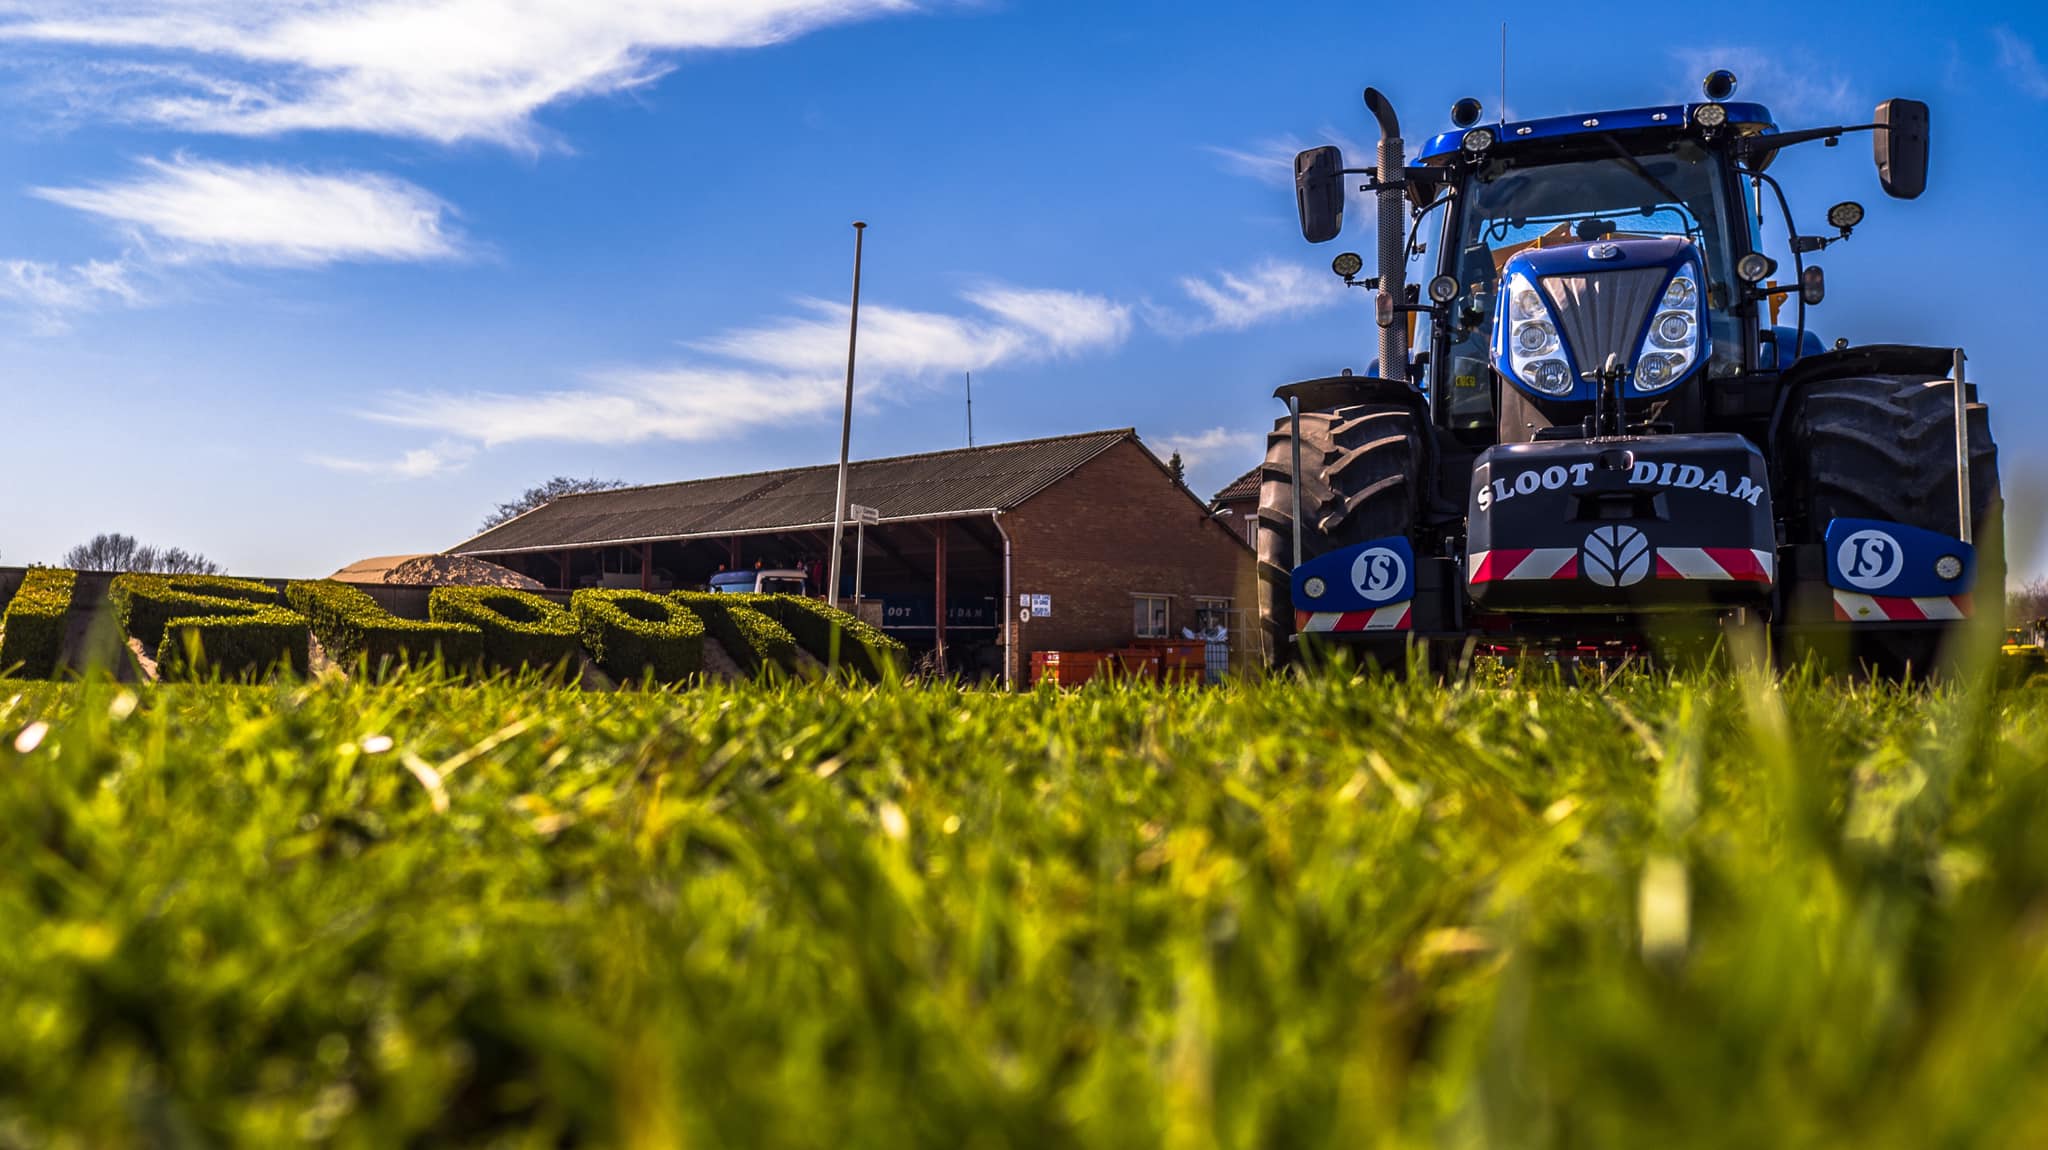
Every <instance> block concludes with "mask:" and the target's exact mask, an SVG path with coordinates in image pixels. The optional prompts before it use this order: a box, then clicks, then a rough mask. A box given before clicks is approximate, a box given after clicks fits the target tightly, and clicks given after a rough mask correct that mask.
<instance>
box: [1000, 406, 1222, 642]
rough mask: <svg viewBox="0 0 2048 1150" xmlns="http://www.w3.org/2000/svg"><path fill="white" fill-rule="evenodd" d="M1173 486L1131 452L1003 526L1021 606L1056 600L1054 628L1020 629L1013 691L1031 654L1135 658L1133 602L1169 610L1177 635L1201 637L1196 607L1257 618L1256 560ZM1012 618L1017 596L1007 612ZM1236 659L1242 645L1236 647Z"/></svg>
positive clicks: (1080, 473)
mask: <svg viewBox="0 0 2048 1150" xmlns="http://www.w3.org/2000/svg"><path fill="white" fill-rule="evenodd" d="M1229 523H1230V521H1229V520H1223V521H1220V522H1219V521H1217V520H1215V519H1212V518H1211V517H1210V515H1209V513H1208V510H1207V509H1206V508H1204V507H1203V505H1202V503H1201V501H1200V500H1198V499H1196V498H1195V497H1194V496H1193V495H1191V494H1189V493H1188V492H1187V491H1186V490H1185V489H1183V488H1181V487H1179V486H1178V485H1176V484H1175V483H1174V482H1173V479H1172V477H1171V476H1169V475H1168V474H1167V473H1166V471H1165V469H1164V468H1163V467H1161V466H1160V465H1159V464H1158V462H1157V461H1155V460H1154V459H1153V458H1152V456H1151V453H1150V452H1148V451H1147V450H1146V449H1145V448H1144V447H1143V446H1141V445H1140V444H1139V443H1137V442H1136V441H1135V440H1126V441H1125V442H1123V443H1119V444H1117V445H1116V446H1115V447H1112V448H1110V449H1109V450H1108V451H1105V452H1103V453H1102V454H1101V455H1099V456H1097V457H1096V458H1095V459H1093V460H1091V461H1089V462H1088V463H1087V464H1085V465H1084V466H1082V467H1081V468H1080V469H1079V470H1077V471H1075V472H1074V473H1073V474H1072V475H1069V476H1068V477H1067V478H1065V479H1063V480H1061V481H1060V482H1058V483H1056V484H1054V485H1053V486H1051V487H1049V488H1047V489H1046V490H1045V491H1043V492H1040V493H1039V494H1038V495H1035V496H1033V497H1032V498H1031V499H1030V500H1028V501H1027V502H1025V503H1024V504H1023V505H1022V506H1020V507H1018V508H1017V509H1016V510H1014V511H1011V512H1009V513H1008V514H1006V515H1004V516H1003V529H1004V530H1005V531H1007V532H1008V533H1009V536H1010V541H1011V580H1012V585H1013V590H1014V592H1015V594H1025V593H1037V594H1043V595H1051V596H1052V617H1051V618H1050V619H1034V620H1031V621H1030V622H1029V623H1026V624H1024V625H1023V627H1022V634H1021V636H1020V637H1019V642H1018V645H1017V651H1016V663H1015V672H1016V676H1017V678H1016V681H1017V682H1019V683H1022V682H1024V680H1025V678H1026V677H1027V676H1028V674H1029V672H1030V667H1031V652H1033V651H1091V650H1105V649H1109V648H1115V647H1126V646H1129V645H1130V644H1131V641H1132V640H1133V639H1134V638H1135V637H1136V629H1135V626H1134V608H1135V604H1134V603H1133V601H1132V596H1133V594H1135V593H1144V594H1149V595H1165V596H1167V597H1169V598H1170V599H1171V600H1172V604H1171V609H1170V616H1169V620H1168V629H1169V632H1170V634H1172V635H1174V636H1178V635H1179V634H1180V630H1181V628H1182V627H1184V626H1193V625H1194V621H1195V599H1196V598H1197V597H1198V596H1200V597H1211V598H1218V599H1228V600H1230V601H1231V605H1232V606H1233V607H1234V608H1237V609H1239V610H1240V611H1243V612H1251V613H1252V614H1251V615H1245V614H1240V615H1239V616H1237V619H1238V620H1239V622H1238V625H1237V627H1236V628H1235V630H1234V634H1233V639H1235V637H1236V634H1241V633H1243V632H1244V629H1245V627H1246V626H1247V624H1246V623H1245V622H1244V621H1245V620H1246V619H1248V618H1252V617H1254V616H1255V614H1256V609H1257V604H1256V602H1255V600H1254V599H1253V595H1252V588H1253V586H1254V582H1253V580H1254V578H1255V572H1254V564H1253V553H1252V550H1251V549H1250V548H1249V547H1247V546H1246V545H1245V544H1244V543H1243V541H1242V540H1241V539H1240V538H1239V537H1238V536H1237V535H1236V534H1235V533H1234V532H1233V531H1232V530H1231V527H1230V526H1227V524H1229ZM1008 607H1009V610H1010V612H1011V614H1012V617H1013V618H1014V616H1015V613H1016V610H1017V601H1016V598H1015V595H1014V594H1013V596H1012V597H1011V599H1010V602H1009V604H1008ZM1232 646H1233V647H1236V646H1237V644H1236V643H1235V642H1233V644H1232Z"/></svg>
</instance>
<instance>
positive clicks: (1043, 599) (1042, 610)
mask: <svg viewBox="0 0 2048 1150" xmlns="http://www.w3.org/2000/svg"><path fill="white" fill-rule="evenodd" d="M1031 614H1032V616H1033V617H1034V618H1038V619H1047V618H1050V617H1051V616H1052V596H1050V595H1033V596H1032V597H1031Z"/></svg>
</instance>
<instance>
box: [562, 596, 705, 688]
mask: <svg viewBox="0 0 2048 1150" xmlns="http://www.w3.org/2000/svg"><path fill="white" fill-rule="evenodd" d="M569 612H570V613H571V614H573V615H574V616H576V626H577V629H578V630H579V631H580V632H581V633H582V636H583V646H584V648H585V649H587V650H588V651H589V652H590V657H591V659H592V660H593V661H595V662H596V663H597V665H598V666H599V667H602V668H603V669H604V672H605V674H607V675H610V676H611V677H612V678H614V679H617V680H619V681H620V682H626V681H628V680H635V679H638V678H640V677H641V676H642V675H643V674H646V673H648V672H650V671H651V672H653V674H654V677H655V679H657V680H659V681H660V682H663V683H681V682H684V681H685V680H687V679H689V678H690V677H691V676H692V675H695V674H696V673H697V672H698V671H700V670H701V669H702V668H703V666H704V622H703V620H701V619H699V618H697V616H696V615H694V614H692V613H691V611H690V609H689V608H688V607H685V606H684V605H683V604H681V603H679V602H676V601H675V600H674V599H671V598H668V597H667V596H663V595H654V594H650V593H648V592H646V591H613V590H601V589H596V588H591V589H586V590H582V591H578V592H576V594H574V595H572V596H570V598H569Z"/></svg>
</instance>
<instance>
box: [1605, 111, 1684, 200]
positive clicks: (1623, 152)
mask: <svg viewBox="0 0 2048 1150" xmlns="http://www.w3.org/2000/svg"><path fill="white" fill-rule="evenodd" d="M1600 139H1601V140H1602V141H1603V142H1605V143H1606V145H1607V146H1608V147H1610V148H1613V149H1614V155H1615V158H1616V159H1618V160H1620V161H1621V162H1622V165H1623V166H1624V167H1626V168H1628V170H1629V171H1631V172H1634V173H1635V174H1636V178H1637V179H1639V180H1641V181H1643V182H1644V183H1646V184H1648V185H1650V186H1651V187H1653V188H1655V189H1657V194H1658V195H1660V196H1663V197H1664V198H1665V199H1667V200H1669V201H1671V202H1672V203H1674V204H1677V205H1678V206H1680V207H1684V206H1685V197H1684V196H1681V195H1679V194H1678V193H1677V192H1674V191H1672V190H1671V188H1670V186H1669V185H1667V184H1665V182H1664V181H1662V180H1660V179H1658V178H1657V177H1655V176H1653V175H1651V174H1650V169H1648V168H1645V167H1644V166H1643V165H1642V163H1641V162H1640V161H1638V160H1637V159H1636V158H1635V157H1634V156H1632V155H1630V154H1629V151H1628V149H1627V148H1624V147H1622V146H1621V141H1620V140H1617V139H1615V138H1614V136H1613V134H1612V133H1610V132H1602V133H1600ZM1686 214H1688V215H1691V214H1692V210H1691V209H1690V208H1687V209H1686Z"/></svg>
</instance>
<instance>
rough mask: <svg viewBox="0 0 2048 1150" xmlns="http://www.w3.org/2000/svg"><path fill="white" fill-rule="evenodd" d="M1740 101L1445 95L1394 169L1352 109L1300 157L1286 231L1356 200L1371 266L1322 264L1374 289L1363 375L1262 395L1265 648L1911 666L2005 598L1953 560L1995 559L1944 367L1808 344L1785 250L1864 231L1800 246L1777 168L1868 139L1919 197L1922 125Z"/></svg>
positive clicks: (1993, 494)
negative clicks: (1502, 100)
mask: <svg viewBox="0 0 2048 1150" xmlns="http://www.w3.org/2000/svg"><path fill="white" fill-rule="evenodd" d="M1737 86H1738V85H1737V80H1736V77H1735V75H1734V73H1732V72H1730V71H1728V70H1726V69H1715V70H1714V71H1712V72H1710V73H1708V74H1707V76H1706V77H1705V79H1704V80H1703V81H1702V83H1701V86H1700V91H1701V94H1702V95H1703V96H1704V99H1703V100H1700V101H1697V102H1691V103H1680V104H1666V105H1650V106H1644V107H1636V108H1622V109H1617V110H1609V111H1599V112H1592V113H1577V114H1572V115H1557V116H1546V117H1538V118H1533V119H1524V120H1507V119H1505V118H1504V117H1501V118H1497V119H1487V118H1486V110H1485V109H1484V108H1483V107H1482V106H1481V104H1480V102H1479V101H1478V100H1476V99H1472V98H1470V97H1467V98H1464V99H1460V100H1458V101H1457V102H1456V103H1455V104H1454V105H1453V106H1452V107H1451V110H1450V119H1451V127H1450V129H1449V130H1447V131H1444V132H1440V133H1437V134H1435V135H1433V136H1431V137H1429V138H1428V139H1427V140H1425V141H1423V142H1422V144H1421V146H1420V147H1419V148H1417V149H1415V150H1414V153H1413V154H1412V155H1411V152H1410V148H1409V144H1408V142H1407V141H1406V140H1405V139H1404V138H1403V136H1402V133H1401V125H1400V118H1399V116H1398V115H1397V114H1396V112H1395V109H1394V106H1393V102H1392V101H1391V100H1389V99H1388V98H1387V96H1386V95H1385V94H1384V93H1382V92H1379V91H1378V90H1376V89H1372V88H1367V89H1366V90H1365V105H1366V110H1367V112H1368V113H1369V114H1370V115H1371V116H1372V118H1373V120H1374V121H1375V122H1376V123H1377V124H1378V127H1379V142H1378V144H1377V147H1376V149H1375V155H1374V157H1373V162H1372V164H1371V166H1367V167H1350V166H1347V165H1346V164H1345V161H1344V157H1343V156H1342V154H1341V153H1340V152H1339V151H1338V149H1336V148H1334V147H1321V148H1313V149H1310V150H1308V151H1305V152H1303V153H1302V154H1301V155H1300V156H1299V157H1298V158H1297V160H1296V163H1295V186H1296V203H1297V206H1298V208H1299V210H1300V214H1301V227H1302V235H1303V237H1304V238H1305V239H1307V240H1309V241H1310V242H1312V243H1322V242H1324V241H1327V240H1331V239H1335V238H1336V237H1337V236H1338V235H1340V234H1341V233H1342V231H1343V226H1344V220H1343V211H1344V206H1345V200H1346V195H1347V193H1349V192H1351V191H1353V190H1354V188H1355V189H1357V190H1362V191H1365V192H1367V193H1369V194H1371V195H1372V196H1373V199H1374V205H1373V206H1374V215H1375V223H1376V229H1375V231H1376V237H1375V251H1376V254H1377V263H1376V265H1375V266H1374V267H1373V268H1371V269H1368V268H1367V267H1366V266H1365V265H1366V260H1365V259H1363V258H1361V257H1359V256H1357V255H1355V254H1352V253H1345V254H1343V255H1340V256H1339V257H1338V258H1337V259H1336V260H1334V261H1333V262H1332V265H1331V267H1332V270H1333V271H1334V272H1336V273H1337V275H1339V276H1341V277H1343V278H1344V280H1345V282H1346V283H1349V284H1353V285H1355V286H1363V287H1368V288H1372V289H1374V291H1375V300H1374V313H1375V318H1376V320H1377V326H1378V337H1377V344H1378V353H1379V355H1378V359H1377V362H1376V363H1375V364H1373V365H1372V366H1371V367H1370V368H1369V369H1368V370H1367V371H1366V372H1364V373H1359V374H1354V373H1353V371H1352V370H1351V369H1349V368H1345V369H1343V370H1342V371H1341V372H1338V373H1336V374H1333V375H1331V376H1328V377H1326V378H1323V379H1318V380H1311V381H1308V382H1305V383H1299V384H1293V385H1290V386H1288V387H1285V388H1282V389H1280V392H1279V394H1280V395H1281V396H1282V397H1283V398H1285V399H1287V400H1288V402H1289V405H1290V412H1289V416H1288V418H1286V419H1284V420H1282V421H1280V423H1279V425H1278V426H1276V428H1275V431H1274V434H1273V438H1272V439H1271V440H1270V441H1269V448H1270V452H1269V455H1268V458H1267V461H1266V464H1265V466H1264V467H1263V468H1262V474H1263V476H1264V481H1263V484H1262V489H1261V511H1260V516H1259V522H1260V529H1261V539H1260V544H1259V552H1260V558H1261V561H1262V563H1263V564H1264V565H1265V570H1266V581H1265V584H1264V585H1265V587H1266V588H1267V594H1266V596H1265V600H1264V602H1263V604H1262V608H1261V617H1262V618H1263V619H1264V620H1265V622H1266V624H1267V626H1268V628H1269V629H1270V630H1271V631H1272V633H1273V636H1274V639H1275V641H1276V649H1279V650H1282V651H1285V650H1289V649H1290V648H1289V645H1288V643H1287V642H1286V639H1287V638H1288V637H1289V636H1290V635H1292V636H1295V637H1297V638H1298V637H1299V636H1301V635H1328V636H1341V637H1345V638H1346V639H1347V641H1352V642H1358V643H1362V644H1364V645H1365V646H1366V647H1367V649H1368V652H1369V653H1374V654H1375V655H1385V656H1386V660H1387V661H1388V662H1389V663H1392V664H1401V665H1405V659H1404V658H1403V657H1401V656H1400V654H1399V649H1400V648H1401V646H1402V645H1403V644H1405V643H1406V642H1407V641H1408V640H1410V639H1418V640H1421V641H1422V642H1423V643H1424V644H1425V646H1426V647H1428V648H1429V649H1430V650H1432V651H1439V650H1441V651H1450V650H1462V649H1464V647H1465V645H1466V644H1467V643H1474V644H1478V645H1481V646H1488V647H1494V646H1529V645H1534V646H1547V647H1550V648H1553V649H1556V648H1570V649H1572V650H1575V651H1585V650H1596V651H1609V650H1612V649H1616V648H1620V649H1629V650H1634V649H1638V648H1644V647H1646V646H1647V645H1649V644H1651V643H1652V641H1653V638H1654V637H1655V636H1657V635H1663V634H1669V633H1674V632H1677V633H1686V632H1688V631H1690V632H1693V633H1698V632H1701V631H1706V632H1712V631H1713V630H1714V629H1715V628H1717V627H1719V626H1721V625H1722V624H1724V623H1742V624H1755V625H1764V624H1767V625H1769V626H1770V627H1772V628H1773V629H1774V630H1775V631H1776V633H1777V637H1778V639H1779V644H1778V649H1780V650H1784V651H1788V652H1790V651H1796V650H1800V649H1803V647H1804V646H1810V645H1812V643H1814V642H1825V643H1828V644H1833V645H1835V646H1836V647H1838V648H1846V649H1849V650H1851V651H1853V652H1856V653H1859V654H1861V653H1868V654H1872V655H1874V656H1877V657H1880V658H1881V659H1882V660H1887V661H1889V664H1898V663H1901V662H1902V661H1906V662H1910V661H1916V660H1917V661H1918V663H1919V665H1920V666H1921V667H1922V668H1923V669H1924V668H1925V666H1926V659H1927V658H1929V657H1931V656H1930V653H1931V652H1932V651H1933V649H1934V645H1936V644H1938V643H1939V642H1940V641H1942V640H1943V639H1945V638H1946V637H1948V636H1949V635H1950V633H1951V632H1952V631H1954V630H1956V628H1955V627H1954V624H1955V622H1956V620H1958V619H1959V618H1961V617H1962V616H1964V615H1967V613H1968V611H1969V609H1970V607H1969V604H1970V602H1971V600H1970V598H1969V595H1970V592H1971V590H1972V588H1973V587H1974V586H1975V585H1976V584H1977V582H1978V580H1980V579H1981V580H1988V582H1986V583H1985V584H1984V585H1986V586H1990V587H1996V586H1997V585H1998V583H1997V580H1998V579H1999V578H2002V575H1999V574H1998V572H1999V571H2000V570H2001V569H2002V559H2000V558H1999V557H1998V556H1996V555H1995V554H1993V553H1992V552H1991V551H1990V550H1988V549H1986V550H1979V549H1977V548H1976V546H1975V545H1974V544H1973V540H1975V539H1977V538H1978V533H1979V531H1980V530H1982V531H1983V532H1984V533H1985V534H1986V535H1988V536H1989V537H1990V538H1993V539H1995V538H1996V537H1997V535H1996V533H1995V532H1993V531H1991V526H1992V525H1993V524H1995V522H1996V519H1997V516H1998V507H1999V505H2000V504H1999V500H1998V494H1997V490H1998V489H1997V470H1996V456H1995V448H1994V447H1993V445H1992V443H1991V439H1990V433H1989V426H1988V423H1987V422H1986V417H1985V413H1984V409H1983V407H1982V406H1981V405H1979V404H1974V403H1972V402H1970V400H1969V394H1968V390H1967V388H1966V387H1964V386H1963V385H1962V384H1961V383H1960V382H1956V381H1960V380H1961V371H1962V369H1961V360H1960V353H1958V352H1956V351H1955V349H1953V348H1950V347H1943V346H1940V345H1938V344H1937V345H1934V346H1928V347H1915V346H1906V345H1893V344H1886V345H1873V346H1866V347H1851V346H1849V345H1848V343H1847V341H1838V342H1837V343H1836V344H1835V346H1834V348H1833V349H1832V350H1831V349H1829V348H1828V346H1827V345H1825V344H1824V343H1823V342H1822V341H1821V339H1820V337H1819V336H1818V334H1816V333H1815V332H1813V331H1812V330H1810V324H1809V318H1810V317H1809V314H1808V313H1809V310H1810V309H1811V308H1814V307H1816V306H1819V305H1820V304H1821V303H1822V302H1823V301H1824V300H1825V299H1826V297H1827V291H1826V288H1827V282H1826V273H1825V272H1824V271H1823V270H1822V269H1821V268H1820V267H1819V266H1818V265H1817V264H1815V263H1811V262H1809V261H1808V257H1809V256H1811V255H1813V254H1815V253H1818V252H1822V251H1825V250H1826V249H1827V248H1828V247H1829V246H1830V245H1831V244H1834V243H1838V242H1841V241H1842V240H1845V239H1847V238H1848V237H1849V234H1850V232H1851V231H1852V230H1856V229H1860V228H1863V227H1864V226H1866V223H1867V217H1866V213H1865V211H1864V208H1863V206H1862V205H1861V204H1858V203H1856V202H1855V201H1843V202H1840V203H1837V204H1835V205H1834V206H1832V207H1830V208H1829V209H1828V210H1827V212H1826V218H1827V230H1826V231H1825V232H1821V233H1819V234H1803V233H1802V232H1801V231H1800V230H1799V228H1798V227H1797V225H1796V222H1795V219H1794V213H1793V202H1794V201H1793V199H1792V196H1791V195H1790V194H1789V193H1788V191H1787V190H1786V189H1785V188H1784V187H1783V186H1782V185H1781V184H1780V183H1779V181H1778V180H1777V179H1776V178H1775V177H1773V176H1772V175H1770V174H1769V172H1768V169H1769V168H1770V167H1771V164H1772V161H1773V160H1775V159H1776V157H1777V155H1778V154H1779V153H1780V152H1782V151H1783V150H1785V149H1786V148H1789V147H1796V146H1798V145H1800V144H1805V143H1809V142H1812V141H1815V140H1819V141H1824V142H1826V143H1828V144H1834V143H1838V142H1839V141H1840V139H1841V137H1842V136H1844V135H1848V134H1852V133H1857V132H1868V133H1871V136H1872V139H1873V141H1874V143H1873V145H1872V159H1873V161H1874V163H1875V165H1876V168H1877V178H1878V183H1879V185H1880V186H1881V187H1883V188H1884V190H1885V192H1886V194H1887V195H1888V196H1890V197H1891V198H1893V199H1898V200H1911V199H1913V198H1915V197H1917V196H1919V195H1920V194H1921V192H1922V191H1923V190H1924V188H1925V187H1926V180H1927V155H1928V122H1929V117H1928V110H1927V106H1926V105H1925V104H1923V103H1920V102H1919V101H1916V100H1912V99H1906V98H1899V99H1892V100H1887V101H1885V102H1884V103H1882V104H1879V105H1878V106H1877V108H1876V111H1875V113H1874V114H1873V116H1872V117H1871V121H1870V122H1868V123H1861V124H1846V125H1832V126H1823V127H1811V128H1794V129H1783V128H1780V127H1779V125H1778V123H1777V121H1776V119H1775V118H1774V117H1773V116H1772V114H1771V111H1770V109H1769V108H1767V107H1765V106H1764V105H1763V104H1760V103H1751V102H1738V101H1736V100H1735V99H1734V96H1735V93H1736V89H1737ZM1358 177H1363V179H1359V178H1358ZM1772 251H1778V252H1782V253H1785V254H1786V255H1787V256H1788V257H1789V259H1790V264H1791V266H1790V268H1789V271H1790V273H1791V274H1790V275H1784V274H1782V273H1781V272H1780V270H1779V262H1778V259H1777V258H1774V257H1773V256H1772V255H1771V254H1770V252H1772ZM1411 264H1416V265H1419V266H1418V267H1416V268H1411ZM1368 270H1369V271H1372V272H1374V273H1376V274H1373V275H1372V276H1371V278H1361V273H1362V272H1366V271H1368ZM1927 272H1931V269H1923V275H1924V274H1926V273H1927ZM1411 276H1412V278H1411ZM1781 313H1783V314H1781ZM1411 341H1412V342H1413V343H1414V344H1415V346H1414V347H1413V348H1412V349H1411V347H1410V343H1411ZM1951 371H1952V372H1953V373H1954V374H1953V378H1952V380H1951V381H1950V382H1946V383H1944V382H1943V380H1944V377H1945V376H1946V375H1948V373H1950V372H1951ZM1937 426H1942V427H1947V428H1948V429H1949V430H1950V431H1951V432H1952V433H1953V434H1950V435H1947V436H1942V435H1927V434H1922V429H1925V428H1929V427H1937ZM1949 558H1954V559H1956V560H1957V561H1956V562H1945V561H1943V560H1945V559H1949ZM1311 589H1313V591H1311ZM1989 598H1994V599H1995V596H1991V597H1989ZM1653 621H1654V624H1655V625H1654V626H1653V625H1652V624H1653Z"/></svg>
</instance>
